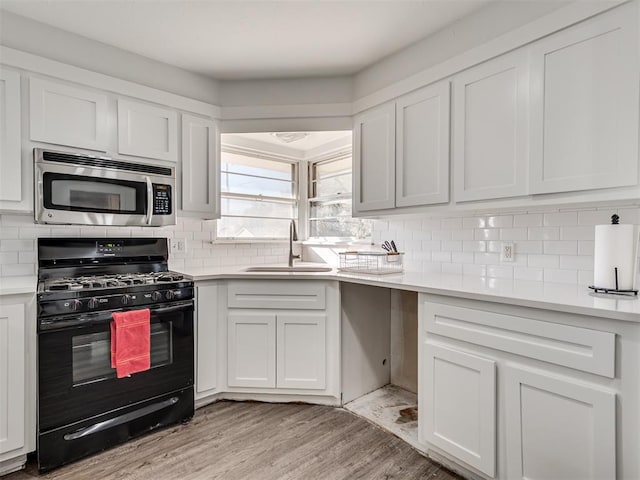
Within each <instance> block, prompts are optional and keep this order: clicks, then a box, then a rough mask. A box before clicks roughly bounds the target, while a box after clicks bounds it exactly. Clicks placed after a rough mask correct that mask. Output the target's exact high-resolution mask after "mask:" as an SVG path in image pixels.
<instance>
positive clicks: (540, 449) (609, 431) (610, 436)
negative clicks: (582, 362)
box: [505, 367, 616, 480]
mask: <svg viewBox="0 0 640 480" xmlns="http://www.w3.org/2000/svg"><path fill="white" fill-rule="evenodd" d="M505 382H506V385H505V387H506V400H505V401H506V435H507V437H506V445H507V447H506V448H507V478H509V479H512V480H516V479H530V480H542V479H548V480H555V479H559V478H562V479H576V480H577V479H580V480H588V479H603V478H616V416H615V402H616V396H615V394H614V393H613V392H608V391H605V390H600V389H596V388H593V387H589V386H588V385H585V384H584V383H577V382H576V383H574V382H572V381H570V380H569V379H560V378H556V377H553V376H551V375H548V376H547V375H545V374H544V373H534V372H532V371H528V370H522V369H519V368H513V367H506V368H505Z"/></svg>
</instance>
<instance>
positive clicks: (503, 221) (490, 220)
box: [486, 215, 513, 228]
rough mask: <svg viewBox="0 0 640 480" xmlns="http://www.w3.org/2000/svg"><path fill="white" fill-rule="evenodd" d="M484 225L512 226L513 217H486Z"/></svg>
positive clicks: (493, 226)
mask: <svg viewBox="0 0 640 480" xmlns="http://www.w3.org/2000/svg"><path fill="white" fill-rule="evenodd" d="M486 226H487V227H488V228H511V227H513V217H512V216H511V215H502V216H499V217H487V218H486Z"/></svg>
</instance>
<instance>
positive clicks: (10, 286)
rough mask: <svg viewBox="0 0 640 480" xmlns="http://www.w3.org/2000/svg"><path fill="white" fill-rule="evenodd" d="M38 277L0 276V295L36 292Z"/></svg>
mask: <svg viewBox="0 0 640 480" xmlns="http://www.w3.org/2000/svg"><path fill="white" fill-rule="evenodd" d="M37 286H38V278H37V277H35V276H28V277H0V295H18V294H21V293H36V288H37Z"/></svg>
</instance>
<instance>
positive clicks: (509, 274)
mask: <svg viewBox="0 0 640 480" xmlns="http://www.w3.org/2000/svg"><path fill="white" fill-rule="evenodd" d="M487 277H493V278H513V267H503V266H499V265H487Z"/></svg>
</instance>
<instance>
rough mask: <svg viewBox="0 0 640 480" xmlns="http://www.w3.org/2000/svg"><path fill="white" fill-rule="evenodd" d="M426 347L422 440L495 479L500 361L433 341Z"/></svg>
mask: <svg viewBox="0 0 640 480" xmlns="http://www.w3.org/2000/svg"><path fill="white" fill-rule="evenodd" d="M421 348H422V355H421V358H422V360H421V361H422V362H423V364H422V365H421V367H424V370H422V369H421V370H422V371H421V373H420V377H419V381H420V386H419V392H420V393H419V410H420V412H421V415H420V416H419V417H418V427H419V429H420V440H421V441H426V442H428V443H430V444H432V445H434V446H436V447H438V448H441V449H442V450H443V451H445V452H447V453H448V454H450V455H452V456H454V457H455V458H457V459H459V460H462V461H463V462H465V463H467V464H468V465H470V466H471V467H474V468H476V469H478V470H479V471H481V472H483V473H486V474H487V475H489V476H491V477H493V476H495V463H496V366H495V362H494V361H492V360H489V359H486V358H482V357H478V356H476V355H471V354H469V353H464V352H461V351H458V350H454V349H451V348H448V347H445V346H441V345H436V344H432V343H429V342H425V343H423V344H422V345H421Z"/></svg>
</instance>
